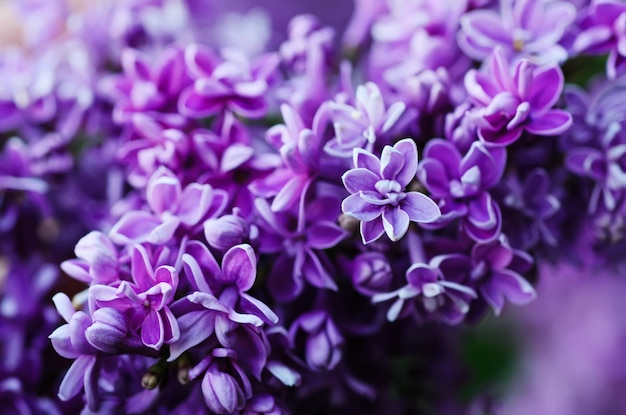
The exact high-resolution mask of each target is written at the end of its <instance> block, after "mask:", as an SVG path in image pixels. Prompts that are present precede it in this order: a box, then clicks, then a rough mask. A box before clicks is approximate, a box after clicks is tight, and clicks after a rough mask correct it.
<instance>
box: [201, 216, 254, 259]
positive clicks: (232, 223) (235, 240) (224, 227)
mask: <svg viewBox="0 0 626 415" xmlns="http://www.w3.org/2000/svg"><path fill="white" fill-rule="evenodd" d="M204 236H205V237H206V240H207V242H208V243H209V245H210V246H211V247H213V248H215V249H219V250H220V251H226V250H228V249H229V248H232V247H233V246H235V245H239V244H241V243H242V242H243V241H244V239H246V238H247V237H248V224H247V223H246V221H245V220H243V219H242V218H240V217H239V216H236V215H224V216H222V217H221V218H217V219H209V220H207V221H206V222H204Z"/></svg>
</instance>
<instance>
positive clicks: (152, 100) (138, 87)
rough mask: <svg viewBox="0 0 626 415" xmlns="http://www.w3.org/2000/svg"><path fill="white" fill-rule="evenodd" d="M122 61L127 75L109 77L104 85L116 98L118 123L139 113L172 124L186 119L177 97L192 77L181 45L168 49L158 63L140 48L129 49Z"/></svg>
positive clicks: (105, 89) (178, 123) (179, 123)
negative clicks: (182, 114)
mask: <svg viewBox="0 0 626 415" xmlns="http://www.w3.org/2000/svg"><path fill="white" fill-rule="evenodd" d="M121 63H122V68H123V70H124V75H118V76H116V77H111V78H105V79H104V80H103V81H102V84H101V85H100V89H102V91H103V92H104V93H106V94H107V95H109V96H110V97H111V98H112V99H114V101H115V108H114V111H113V119H114V120H115V122H117V123H119V124H121V123H128V122H130V120H131V117H132V116H133V114H136V113H143V114H146V115H149V116H150V117H151V118H153V119H155V120H158V121H165V122H166V123H167V124H169V125H170V126H176V125H181V124H182V123H183V122H184V121H185V120H184V118H183V117H181V115H180V114H177V113H176V100H177V99H178V96H179V95H180V93H181V91H182V90H183V89H184V88H185V87H186V86H187V85H189V84H190V83H191V80H190V79H189V77H188V76H187V74H186V73H185V65H184V61H183V52H182V51H181V50H180V49H179V48H171V49H168V50H166V51H164V53H162V54H161V56H159V59H158V61H157V62H156V64H154V65H151V64H150V63H149V59H148V57H147V56H145V55H144V54H142V53H141V52H140V51H138V50H135V49H125V50H124V51H123V52H122V57H121Z"/></svg>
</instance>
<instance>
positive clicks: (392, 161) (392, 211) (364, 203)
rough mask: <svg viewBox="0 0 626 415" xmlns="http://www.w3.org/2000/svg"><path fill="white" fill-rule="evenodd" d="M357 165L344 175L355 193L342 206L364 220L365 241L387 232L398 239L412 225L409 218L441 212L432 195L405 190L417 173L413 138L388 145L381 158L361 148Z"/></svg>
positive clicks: (419, 219)
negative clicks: (430, 196) (431, 197)
mask: <svg viewBox="0 0 626 415" xmlns="http://www.w3.org/2000/svg"><path fill="white" fill-rule="evenodd" d="M354 166H355V168H354V169H352V170H349V171H347V172H346V173H345V174H344V175H343V176H342V178H341V180H342V181H343V184H344V186H345V187H346V189H347V190H348V191H349V192H350V193H351V195H350V196H348V197H347V198H346V199H344V201H343V202H342V203H341V209H342V210H343V212H344V213H345V214H347V215H350V216H353V217H355V218H357V219H358V220H360V221H361V236H362V238H363V243H364V244H368V243H370V242H373V241H375V240H377V239H378V238H380V237H381V236H382V234H383V233H387V236H388V237H389V239H391V240H392V241H393V242H395V241H398V240H399V239H400V238H402V237H403V236H404V234H405V233H406V232H407V230H408V229H409V222H411V221H412V222H418V223H431V222H434V221H435V220H437V219H438V218H439V217H440V216H441V212H440V211H439V208H438V207H437V205H436V204H435V202H433V201H432V200H431V199H430V198H429V197H427V196H426V195H424V194H422V193H419V192H405V191H404V190H405V188H406V187H407V185H408V184H409V183H410V182H411V181H412V180H413V179H414V178H415V175H416V173H417V147H416V146H415V142H414V141H413V140H412V139H410V138H407V139H404V140H401V141H398V142H397V143H396V144H394V146H393V147H391V146H385V148H384V149H383V151H382V155H381V158H380V159H378V158H377V157H376V156H374V155H373V154H372V153H369V152H367V151H364V150H362V149H358V148H357V149H355V151H354Z"/></svg>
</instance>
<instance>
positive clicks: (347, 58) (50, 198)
mask: <svg viewBox="0 0 626 415" xmlns="http://www.w3.org/2000/svg"><path fill="white" fill-rule="evenodd" d="M244 3H245V2H242V5H241V7H242V8H241V9H239V10H238V9H236V8H235V9H234V10H230V11H228V12H225V11H224V10H221V8H220V7H218V6H217V4H212V2H202V1H199V0H198V1H195V0H187V1H183V0H147V1H146V0H132V1H127V2H106V1H104V2H95V3H94V5H93V6H91V7H88V8H86V9H85V10H83V11H81V12H77V11H71V9H70V8H69V7H68V4H66V3H65V2H64V1H63V0H58V1H54V2H49V3H48V2H45V4H44V2H41V1H35V0H28V1H26V2H23V3H22V4H21V5H20V12H21V13H22V15H23V16H24V27H25V28H24V33H23V37H24V39H23V46H22V47H23V49H22V50H14V49H6V50H2V51H1V54H0V73H1V74H2V76H1V77H0V143H1V145H2V151H1V153H0V157H1V158H2V163H0V232H2V236H3V238H2V240H1V241H0V246H2V254H1V256H0V329H1V330H2V333H3V336H2V339H0V356H3V358H2V360H0V402H1V403H3V405H2V406H3V407H4V408H9V409H8V412H7V413H22V414H27V413H33V411H34V413H46V414H57V413H73V412H76V413H82V414H114V413H120V414H138V413H154V414H187V413H195V414H237V415H261V414H267V415H269V414H272V415H279V414H289V413H296V414H308V413H311V414H313V413H342V414H351V413H359V414H362V413H387V414H396V413H397V414H403V413H416V412H414V411H417V409H416V406H415V405H418V404H416V403H415V402H413V400H411V399H405V398H406V396H405V397H402V396H400V397H398V392H397V391H394V390H393V387H394V385H396V383H395V382H398V378H401V379H404V378H403V373H404V372H402V373H400V374H398V371H397V370H395V369H394V367H396V366H394V365H395V364H396V363H397V362H405V361H406V359H409V361H410V362H412V363H410V365H414V366H416V367H417V368H418V369H416V370H419V372H420V375H419V376H422V377H423V378H424V379H426V380H428V381H429V382H432V383H436V384H437V385H438V387H439V388H440V389H441V391H442V392H440V393H432V392H429V389H424V390H422V389H420V386H419V385H413V384H412V383H411V382H412V380H410V379H409V380H406V379H404V381H403V382H404V383H403V385H404V386H405V387H406V385H409V387H411V388H412V389H411V391H410V392H409V396H413V395H414V394H418V395H419V394H424V395H425V397H424V398H420V399H423V401H420V403H419V405H418V406H419V407H420V408H422V409H420V410H421V411H422V412H417V413H438V414H448V413H449V414H459V413H464V411H465V410H466V409H468V408H466V405H465V404H464V403H463V401H462V400H458V399H456V398H455V397H454V396H450V395H453V393H452V392H450V393H448V392H446V391H453V390H457V391H458V390H459V388H460V386H459V384H458V379H459V378H461V377H462V376H463V373H462V369H461V368H460V363H458V362H457V361H456V358H455V357H454V350H453V349H452V346H451V345H450V343H451V336H454V333H456V330H458V329H456V330H455V329H452V328H450V327H449V326H457V325H460V324H462V323H469V324H472V323H475V322H477V321H479V320H480V319H482V318H483V317H484V316H485V315H486V314H487V313H489V312H492V313H494V314H495V315H499V314H500V313H501V312H502V311H503V309H505V308H507V307H509V306H510V305H511V304H513V305H524V304H527V303H529V302H530V301H532V300H533V299H534V298H535V297H536V293H535V290H534V288H533V282H534V278H535V275H536V268H537V266H538V265H540V264H542V263H544V262H546V261H568V260H570V259H571V258H569V255H568V247H569V246H571V245H572V243H573V241H575V240H576V239H577V238H578V239H580V238H589V241H590V243H591V244H593V245H594V246H597V247H598V252H597V253H594V255H597V259H598V261H599V262H600V261H602V262H605V263H606V262H611V261H613V262H614V261H619V259H620V257H619V254H617V253H616V252H618V251H619V249H623V247H624V245H625V244H626V240H625V239H624V229H625V228H624V226H625V225H626V203H625V202H626V132H625V131H626V100H625V99H624V94H626V81H625V80H624V79H625V78H623V77H621V75H622V74H623V73H624V72H626V69H625V68H626V34H625V33H626V4H624V3H623V2H620V1H617V0H597V1H584V0H583V1H574V0H570V1H567V0H511V1H504V0H503V1H500V2H495V1H489V0H483V1H480V0H454V1H440V0H405V1H393V0H388V1H372V0H355V4H354V10H353V15H352V19H351V20H350V22H349V24H348V25H347V26H346V25H345V24H344V25H343V26H329V25H326V24H325V23H324V21H325V16H327V15H328V14H329V13H331V12H330V11H329V10H327V9H328V7H326V6H328V5H326V6H325V7H321V6H318V7H319V8H320V10H319V13H318V14H317V15H314V14H302V15H298V16H293V18H292V19H291V20H290V23H289V25H288V26H287V27H274V28H272V27H271V25H270V24H269V21H270V19H271V18H272V17H274V18H275V19H276V20H278V21H280V20H281V19H283V20H285V19H284V16H280V14H281V10H282V9H281V6H280V2H279V1H274V2H271V3H272V4H271V5H270V6H268V9H267V11H260V9H259V10H256V9H255V10H251V11H246V4H244ZM274 3H275V4H274ZM322 3H324V2H320V4H321V5H322V6H323V4H322ZM348 6H350V4H349V3H348ZM233 7H235V6H233ZM272 7H275V9H273V8H272ZM333 7H334V6H333ZM341 7H343V6H341ZM246 25H251V27H252V29H251V30H252V32H251V33H253V34H256V35H251V36H247V37H245V36H244V38H245V39H244V40H242V39H241V38H239V37H238V36H234V35H233V33H236V32H237V30H238V27H239V26H246ZM209 27H211V28H213V29H214V30H213V29H211V30H209V29H208V28H209ZM272 30H274V32H272ZM342 33H343V37H342ZM242 36H243V35H242ZM590 55H600V56H605V55H606V68H605V67H602V68H601V69H600V70H599V71H595V72H593V73H591V74H588V75H589V76H588V77H587V78H590V77H591V76H592V75H593V76H594V79H593V80H592V81H589V82H587V81H588V79H585V81H584V82H579V83H578V85H574V84H573V83H572V84H570V83H569V82H570V80H569V78H568V76H573V75H575V73H574V72H575V71H574V69H576V68H574V66H575V65H573V66H568V64H569V63H570V62H575V61H576V62H583V63H584V62H586V61H585V60H589V62H595V60H594V59H596V58H593V57H588V56H590ZM603 65H604V62H603ZM572 68H574V69H572ZM566 82H568V84H567V85H565V83H566ZM55 308H56V313H55V311H54V309H55ZM48 337H49V340H48ZM50 343H51V345H50ZM51 348H53V349H54V351H55V352H56V353H57V354H58V355H59V356H61V357H62V358H64V359H59V358H55V357H54V356H55V354H54V353H53V352H52V350H51ZM433 350H436V352H433ZM416 356H417V357H421V359H422V360H426V361H428V363H423V362H421V361H416V360H415V358H416ZM44 359H46V360H44ZM48 360H49V361H50V363H47V361H48ZM407 364H409V363H407ZM50 379H55V382H54V384H50ZM53 388H54V389H55V390H54V393H55V394H56V393H57V392H58V399H56V398H50V396H52V395H53V393H52V392H51V391H52V389H53ZM444 392H445V393H444ZM400 395H401V394H400ZM426 395H428V396H426ZM440 395H441V396H440ZM5 402H6V405H4V403H5ZM424 402H426V403H424ZM426 407H427V408H430V409H428V410H430V411H432V412H427V409H424V408H426ZM473 408H474V409H476V405H474V406H473ZM3 410H4V409H3V408H0V413H4V412H2V411H3ZM12 411H13V412H12ZM29 411H31V412H29Z"/></svg>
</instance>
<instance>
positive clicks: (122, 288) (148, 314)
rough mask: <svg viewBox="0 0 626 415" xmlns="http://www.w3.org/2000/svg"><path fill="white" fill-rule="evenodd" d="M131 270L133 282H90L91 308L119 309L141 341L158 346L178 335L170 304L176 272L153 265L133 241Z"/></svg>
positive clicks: (176, 277) (172, 268) (166, 266)
mask: <svg viewBox="0 0 626 415" xmlns="http://www.w3.org/2000/svg"><path fill="white" fill-rule="evenodd" d="M131 274H132V277H133V282H128V281H122V282H121V283H120V284H119V286H117V287H113V286H109V285H101V284H94V285H92V286H91V287H90V288H89V296H90V301H91V302H93V305H94V306H93V307H92V308H93V309H98V308H100V307H112V308H115V309H117V310H119V311H122V312H123V313H125V314H126V315H127V316H128V317H129V319H130V322H131V329H133V330H137V331H138V332H140V336H141V341H142V342H143V344H144V345H146V346H147V347H150V348H153V349H155V350H159V349H160V348H161V347H162V346H163V344H169V343H172V342H174V341H176V340H177V339H178V338H179V336H180V329H179V327H178V322H177V321H176V318H175V317H174V314H172V311H171V310H170V308H169V305H170V304H171V303H172V302H173V300H174V295H175V293H176V289H177V288H178V273H177V271H176V269H175V268H174V267H171V266H169V265H161V266H159V267H156V268H154V267H153V265H152V263H151V258H150V255H149V254H148V252H147V251H146V249H145V248H144V247H143V246H141V245H135V247H134V249H133V252H132V257H131Z"/></svg>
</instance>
